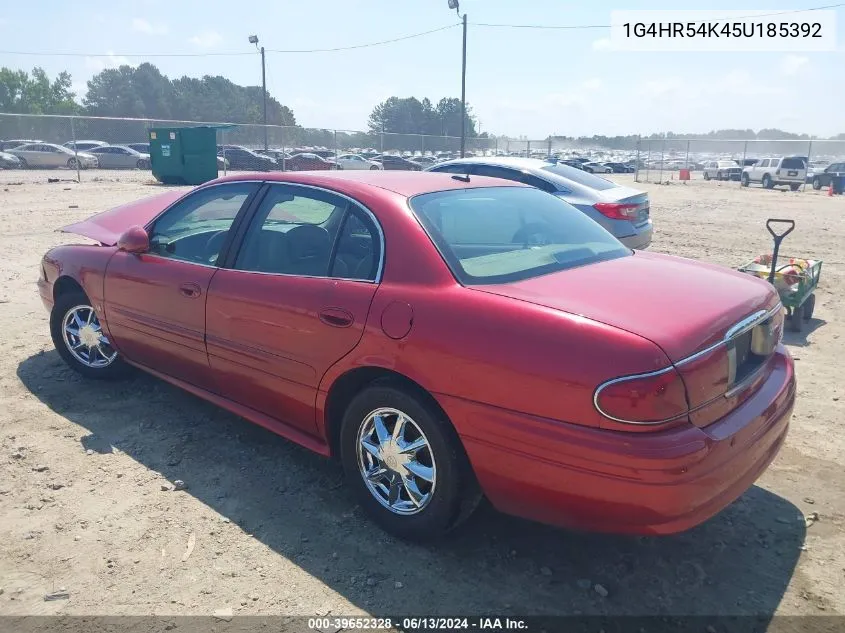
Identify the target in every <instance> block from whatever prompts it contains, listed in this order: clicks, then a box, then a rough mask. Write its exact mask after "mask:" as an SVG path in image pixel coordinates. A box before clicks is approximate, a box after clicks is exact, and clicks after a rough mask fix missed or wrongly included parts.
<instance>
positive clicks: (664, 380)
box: [593, 367, 689, 424]
mask: <svg viewBox="0 0 845 633" xmlns="http://www.w3.org/2000/svg"><path fill="white" fill-rule="evenodd" d="M593 403H594V404H595V407H596V409H597V410H598V412H599V413H601V414H602V415H603V416H605V417H606V418H608V419H610V420H614V421H616V422H623V423H627V424H661V423H664V422H670V421H672V420H676V419H678V418H680V417H683V416H685V415H687V414H688V413H689V406H688V404H687V392H686V388H685V386H684V381H683V379H682V378H681V376H680V374H679V373H678V372H677V371H676V370H675V368H674V367H670V368H669V369H665V370H662V371H659V372H652V373H649V374H638V375H635V376H625V377H623V378H615V379H613V380H609V381H607V382H605V383H603V384H602V385H599V387H598V389H596V393H595V396H594V397H593Z"/></svg>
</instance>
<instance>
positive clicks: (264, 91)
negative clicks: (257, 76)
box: [249, 35, 267, 150]
mask: <svg viewBox="0 0 845 633" xmlns="http://www.w3.org/2000/svg"><path fill="white" fill-rule="evenodd" d="M249 43H250V44H255V48H258V50H259V51H261V92H262V95H263V103H264V108H263V110H264V149H265V150H266V149H267V72H266V66H265V63H264V47H263V46H262V47H260V48H259V46H258V36H257V35H250V36H249Z"/></svg>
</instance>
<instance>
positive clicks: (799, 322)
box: [789, 302, 806, 332]
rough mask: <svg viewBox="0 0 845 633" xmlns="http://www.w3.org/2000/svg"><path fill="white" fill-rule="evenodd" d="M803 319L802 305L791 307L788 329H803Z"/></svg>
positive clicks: (796, 330)
mask: <svg viewBox="0 0 845 633" xmlns="http://www.w3.org/2000/svg"><path fill="white" fill-rule="evenodd" d="M805 303H806V302H805ZM804 321H805V319H804V306H803V305H800V306H798V307H796V308H793V309H792V314H790V315H789V329H790V330H792V331H793V332H800V331H801V330H803V329H804Z"/></svg>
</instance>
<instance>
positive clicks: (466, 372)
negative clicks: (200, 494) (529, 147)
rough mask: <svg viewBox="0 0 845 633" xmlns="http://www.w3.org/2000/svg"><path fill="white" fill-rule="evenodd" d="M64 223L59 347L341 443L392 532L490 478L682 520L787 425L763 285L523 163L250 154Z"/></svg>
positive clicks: (773, 322) (789, 365)
mask: <svg viewBox="0 0 845 633" xmlns="http://www.w3.org/2000/svg"><path fill="white" fill-rule="evenodd" d="M63 230H64V231H66V232H70V233H76V234H79V235H82V236H85V237H87V238H90V239H93V240H95V241H96V242H98V244H96V245H91V244H84V245H62V246H58V247H56V248H53V249H51V250H50V251H48V252H47V253H46V254H45V255H44V257H43V259H42V262H41V274H40V279H39V281H38V288H39V292H40V295H41V299H42V301H43V303H44V305H45V307H46V308H47V309H48V311H49V312H50V331H51V334H52V338H53V342H54V344H55V346H56V349H57V350H58V353H59V354H60V355H61V357H62V358H63V359H64V360H65V362H66V363H67V364H68V365H70V366H71V367H72V368H73V369H74V370H76V371H78V372H79V373H81V374H82V375H84V376H87V377H91V378H118V377H120V376H122V375H125V374H126V373H127V372H128V371H129V370H130V368H132V367H138V368H141V369H143V370H145V371H147V372H149V373H151V374H153V375H155V376H158V377H160V378H161V379H163V380H166V381H168V382H170V383H172V384H174V385H177V386H180V387H182V388H184V389H186V390H187V391H189V392H191V393H193V394H195V395H198V396H200V397H202V398H205V399H206V400H209V401H211V402H213V403H216V404H218V405H220V406H222V407H224V408H226V409H228V410H230V411H232V412H235V413H237V414H239V415H241V416H243V417H245V418H247V419H248V420H250V421H252V422H255V423H257V424H259V425H261V426H264V427H266V428H267V429H269V430H271V431H273V432H275V433H278V434H279V435H282V436H284V437H286V438H289V439H291V440H293V441H295V442H297V443H299V444H301V445H303V446H305V447H307V448H309V449H311V450H313V451H315V452H317V453H319V454H321V455H324V456H336V457H339V459H340V461H341V462H342V464H343V467H344V469H345V472H346V474H347V476H348V481H349V485H350V486H351V488H352V489H353V491H354V493H355V494H356V495H357V496H358V498H359V499H360V502H361V504H362V505H363V506H364V508H365V509H366V511H367V512H368V513H369V514H370V515H371V516H372V518H373V519H374V520H375V521H376V522H378V523H379V524H380V525H381V526H383V527H384V528H385V529H386V530H388V531H391V532H392V533H395V534H397V535H399V536H401V537H405V538H411V539H426V538H434V537H437V536H440V535H442V534H444V533H445V532H447V531H448V530H450V529H451V528H453V527H455V526H456V525H457V524H459V523H460V522H461V521H462V520H463V519H465V518H466V517H467V516H468V515H469V514H470V513H471V512H472V510H473V509H474V508H475V506H476V505H477V503H478V501H479V500H480V498H481V496H482V495H484V496H486V497H487V498H488V499H489V500H490V502H491V503H492V504H493V505H494V506H495V507H496V508H498V509H499V510H501V511H504V512H507V513H511V514H515V515H518V516H522V517H525V518H528V519H532V520H536V521H542V522H546V523H550V524H554V525H562V526H573V527H577V528H582V529H591V530H604V531H612V532H628V533H638V534H669V533H675V532H679V531H682V530H686V529H688V528H691V527H693V526H695V525H697V524H699V523H701V522H702V521H705V520H706V519H708V518H709V517H711V516H713V515H715V514H716V513H718V512H719V511H720V510H721V509H722V508H724V507H725V506H727V505H728V504H730V503H731V502H733V501H734V500H735V499H736V498H737V497H739V496H740V495H741V494H742V493H743V492H744V491H745V490H747V489H748V488H749V487H750V486H751V485H752V483H753V482H754V481H755V480H756V479H757V478H758V477H759V476H760V474H761V473H762V472H763V471H764V470H765V469H766V467H767V466H768V464H769V463H770V462H771V461H772V459H774V457H775V455H776V454H777V453H778V450H779V449H780V447H781V445H782V444H783V441H784V438H785V436H786V433H787V428H788V423H789V418H790V415H791V412H792V408H793V404H794V399H795V378H794V367H793V361H792V359H791V357H790V355H789V353H788V352H787V351H786V349H785V348H784V346H783V345H782V344H781V334H782V328H783V307H782V306H781V304H780V301H779V299H778V295H777V293H776V292H775V290H774V289H773V288H772V286H771V285H769V284H768V283H766V282H765V281H764V280H761V279H757V278H754V277H751V276H749V275H745V274H742V273H739V272H737V271H732V270H729V269H726V268H720V267H717V266H714V265H710V264H705V263H700V262H695V261H691V260H686V259H682V258H679V257H672V256H667V255H661V254H654V253H645V252H638V251H632V250H630V249H629V248H626V247H625V246H624V245H622V244H621V243H620V242H619V241H618V240H617V239H616V238H614V237H613V236H612V235H611V234H610V233H608V232H607V231H605V230H604V229H603V228H602V227H601V226H599V225H598V224H597V223H596V222H593V221H592V220H591V219H589V218H588V217H587V216H586V215H584V214H583V213H581V212H579V211H578V210H576V209H575V208H574V207H572V206H571V205H569V204H568V203H566V202H565V201H564V200H562V199H561V198H560V197H559V196H555V195H551V194H549V193H547V192H544V191H541V190H540V189H537V188H534V187H530V186H526V185H524V184H521V183H515V182H512V181H507V180H502V179H497V178H488V177H484V176H480V175H474V174H470V175H469V176H467V175H461V174H449V173H445V174H438V173H422V174H420V173H407V172H396V171H392V172H383V171H380V170H379V171H326V172H320V173H317V172H312V173H304V172H292V173H289V172H285V173H282V172H276V173H272V174H261V175H260V176H259V175H257V174H248V175H241V176H230V177H228V178H221V179H218V180H215V181H212V182H209V183H206V184H204V185H201V186H199V187H197V188H195V189H193V190H190V191H189V192H187V193H184V192H179V191H168V192H165V193H162V194H159V195H157V196H154V197H152V198H147V199H144V200H139V201H136V202H132V203H129V204H125V205H123V206H119V207H116V208H114V209H112V210H110V211H106V212H104V213H101V214H99V215H95V216H93V217H91V218H89V219H87V220H84V221H82V222H79V223H77V224H74V225H71V226H67V227H65V228H64V229H63ZM632 280H646V281H647V283H632ZM503 333H506V335H503ZM280 467H283V465H280ZM267 494H268V499H267V503H273V500H272V499H270V498H269V497H270V495H272V492H270V491H269V490H268V493H267Z"/></svg>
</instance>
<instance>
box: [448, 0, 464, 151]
mask: <svg viewBox="0 0 845 633" xmlns="http://www.w3.org/2000/svg"><path fill="white" fill-rule="evenodd" d="M448 1H449V8H450V9H454V10H455V12H456V13H457V14H458V16H460V15H461V6H460V4H459V0H448ZM462 23H463V27H464V37H463V47H462V49H461V158H463V157H464V155H465V154H466V145H467V14H466V13H464V15H463V16H462Z"/></svg>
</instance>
